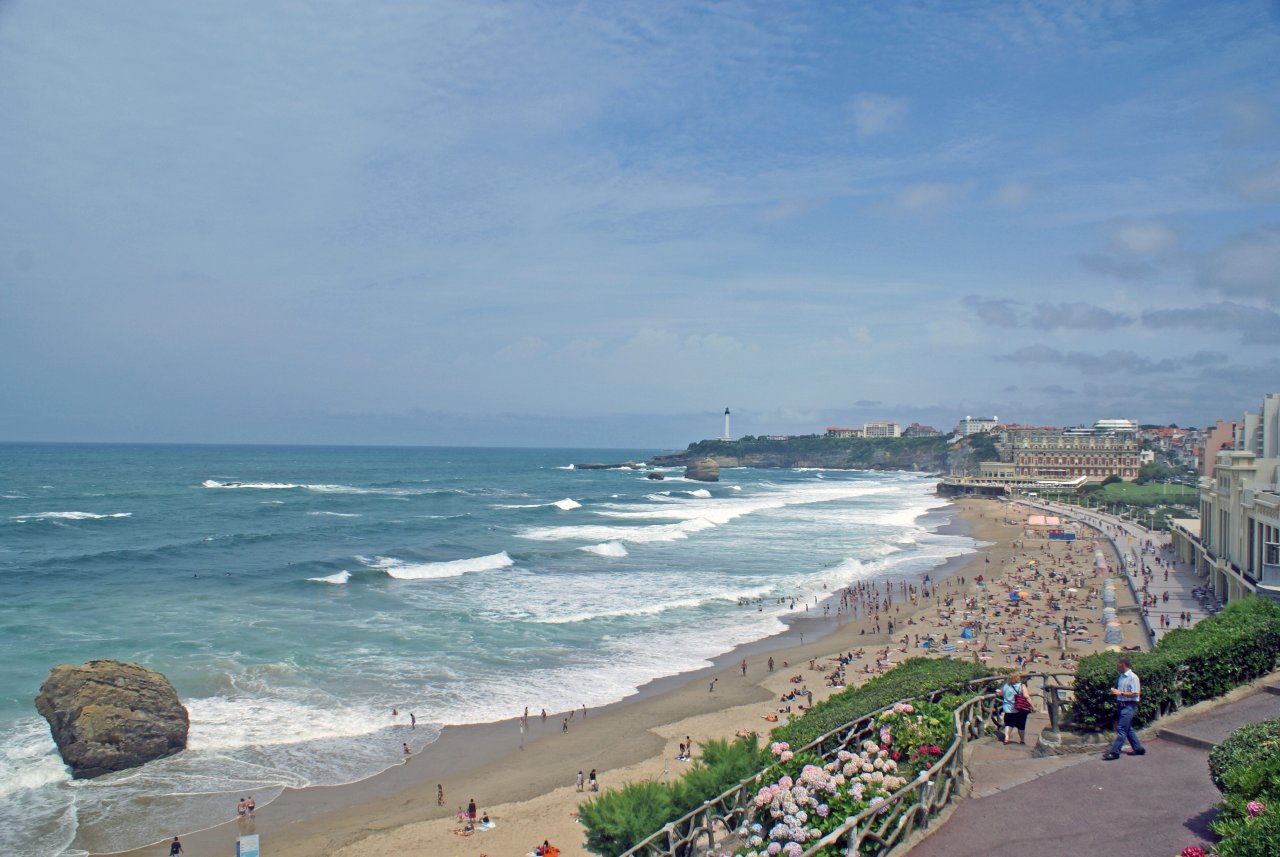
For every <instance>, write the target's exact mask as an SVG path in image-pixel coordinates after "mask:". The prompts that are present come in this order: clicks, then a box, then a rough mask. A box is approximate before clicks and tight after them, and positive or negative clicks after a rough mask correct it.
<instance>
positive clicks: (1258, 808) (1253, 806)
mask: <svg viewBox="0 0 1280 857" xmlns="http://www.w3.org/2000/svg"><path fill="white" fill-rule="evenodd" d="M1244 808H1245V809H1246V810H1247V811H1248V812H1249V817H1250V818H1257V817H1258V816H1260V815H1262V814H1263V813H1264V812H1266V811H1267V805H1266V804H1265V803H1263V802H1262V801H1258V800H1251V801H1249V802H1248V803H1247V804H1245V807H1244Z"/></svg>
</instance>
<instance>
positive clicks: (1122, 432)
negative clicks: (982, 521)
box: [1002, 420, 1142, 482]
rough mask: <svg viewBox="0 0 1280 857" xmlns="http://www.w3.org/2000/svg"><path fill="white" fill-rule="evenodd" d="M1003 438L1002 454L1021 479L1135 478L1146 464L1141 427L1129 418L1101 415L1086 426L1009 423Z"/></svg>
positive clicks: (1064, 480)
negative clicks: (1019, 425) (1016, 426)
mask: <svg viewBox="0 0 1280 857" xmlns="http://www.w3.org/2000/svg"><path fill="white" fill-rule="evenodd" d="M1104 423H1105V424H1104ZM1121 423H1124V424H1125V425H1120V424H1121ZM1130 426H1132V428H1130ZM1004 438H1005V442H1004V444H1003V446H1004V447H1005V449H1004V452H1003V455H1002V457H1004V458H1007V459H1008V460H1009V461H1011V462H1012V463H1013V468H1014V469H1013V472H1014V474H1015V475H1016V476H1020V477H1023V478H1028V479H1045V480H1054V481H1060V482H1069V481H1074V480H1076V479H1081V478H1083V480H1084V482H1101V481H1102V480H1104V479H1106V478H1107V477H1108V476H1118V477H1120V478H1121V479H1125V480H1132V479H1136V478H1137V477H1138V470H1139V468H1140V467H1141V466H1142V464H1141V461H1140V455H1139V453H1140V452H1141V447H1140V445H1139V443H1138V437H1137V426H1136V425H1134V424H1132V423H1131V422H1130V421H1129V420H1100V421H1099V422H1098V423H1097V424H1095V425H1093V426H1092V427H1088V428H1068V429H1043V428H1031V429H1011V428H1005V430H1004Z"/></svg>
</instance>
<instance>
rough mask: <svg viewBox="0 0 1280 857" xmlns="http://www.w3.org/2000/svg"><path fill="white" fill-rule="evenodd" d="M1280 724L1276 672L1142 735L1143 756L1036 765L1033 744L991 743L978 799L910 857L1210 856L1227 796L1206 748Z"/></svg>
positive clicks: (983, 746) (979, 764)
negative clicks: (1219, 806) (1198, 851)
mask: <svg viewBox="0 0 1280 857" xmlns="http://www.w3.org/2000/svg"><path fill="white" fill-rule="evenodd" d="M1276 717H1280V675H1276V674H1273V675H1272V677H1271V678H1269V679H1265V680H1263V682H1261V683H1260V686H1259V687H1258V689H1256V690H1254V691H1253V692H1249V691H1244V692H1243V693H1242V692H1240V691H1237V692H1236V693H1235V694H1232V696H1231V697H1228V698H1227V699H1226V700H1220V701H1216V702H1209V703H1202V704H1201V705H1198V706H1196V707H1194V708H1192V709H1188V710H1187V711H1185V712H1182V713H1180V714H1178V715H1175V716H1174V717H1172V718H1165V719H1164V720H1163V721H1162V722H1161V723H1159V724H1156V725H1155V726H1154V727H1152V728H1151V729H1148V730H1144V732H1143V733H1142V739H1143V743H1144V744H1145V746H1146V749H1147V754H1146V755H1145V756H1140V757H1138V756H1130V755H1128V753H1127V751H1126V753H1125V755H1123V756H1121V758H1120V759H1118V760H1116V761H1112V762H1104V761H1102V759H1101V758H1099V755H1098V754H1096V753H1091V754H1082V755H1078V756H1069V757H1061V756H1059V757H1046V758H1035V757H1032V756H1031V751H1030V747H1031V744H1030V742H1029V743H1028V745H1027V746H1026V747H1021V746H1016V745H1011V746H1008V747H1006V746H1004V745H1002V744H1000V743H999V742H997V741H995V740H994V739H984V740H983V741H982V742H980V743H979V744H977V745H975V746H974V747H973V749H972V755H971V757H970V772H971V773H972V775H973V779H974V790H973V793H972V794H971V795H970V797H968V798H967V799H963V800H961V801H960V803H959V805H958V806H957V808H956V810H955V811H954V812H953V813H952V814H951V816H950V817H948V818H947V819H946V821H944V822H943V823H942V824H939V825H935V826H934V827H933V828H932V832H931V833H930V835H929V836H928V837H927V838H925V839H923V840H922V841H920V842H919V843H917V844H916V845H915V846H914V847H913V848H911V849H910V854H911V857H992V855H1000V854H1017V853H1026V854H1035V855H1037V857H1079V855H1081V854H1103V855H1124V857H1148V855H1150V857H1173V855H1177V854H1178V853H1179V852H1180V851H1181V850H1182V849H1183V848H1185V847H1187V846H1188V845H1200V846H1202V847H1205V849H1206V850H1210V849H1209V848H1208V846H1209V845H1210V844H1212V843H1213V842H1214V841H1216V837H1215V836H1214V835H1213V833H1212V832H1210V830H1209V822H1210V821H1212V820H1213V818H1214V805H1215V804H1216V803H1217V802H1218V800H1219V799H1220V797H1221V795H1220V794H1219V793H1218V790H1217V789H1216V788H1214V786H1213V783H1212V782H1211V781H1210V780H1209V767H1208V755H1209V753H1208V748H1209V747H1211V746H1212V745H1213V744H1215V743H1217V742H1218V741H1221V740H1222V739H1223V738H1224V737H1226V736H1227V735H1228V734H1229V733H1230V732H1231V731H1232V730H1234V729H1236V728H1237V727H1239V726H1243V725H1244V724H1246V723H1254V722H1257V721H1259V720H1267V719H1271V718H1276ZM1029 725H1030V724H1029ZM1259 857H1262V855H1259Z"/></svg>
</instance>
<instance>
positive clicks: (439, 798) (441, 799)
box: [436, 783, 444, 806]
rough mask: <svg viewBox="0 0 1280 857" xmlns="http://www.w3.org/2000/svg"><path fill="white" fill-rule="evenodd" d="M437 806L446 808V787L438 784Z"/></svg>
mask: <svg viewBox="0 0 1280 857" xmlns="http://www.w3.org/2000/svg"><path fill="white" fill-rule="evenodd" d="M436 806H444V786H443V785H441V784H440V783H436Z"/></svg>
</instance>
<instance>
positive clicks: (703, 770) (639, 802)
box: [578, 734, 770, 857]
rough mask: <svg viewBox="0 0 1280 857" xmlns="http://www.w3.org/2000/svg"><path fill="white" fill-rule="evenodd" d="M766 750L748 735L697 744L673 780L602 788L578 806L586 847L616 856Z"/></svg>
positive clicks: (748, 769)
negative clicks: (691, 757) (687, 764)
mask: <svg viewBox="0 0 1280 857" xmlns="http://www.w3.org/2000/svg"><path fill="white" fill-rule="evenodd" d="M769 758H770V757H769V755H768V753H765V752H764V751H762V750H761V749H760V748H759V741H758V739H757V737H756V736H755V735H754V734H752V735H749V736H747V737H744V738H738V739H735V740H734V741H732V742H730V741H723V740H715V741H708V742H707V743H706V744H703V745H702V755H701V756H700V757H699V758H698V760H697V761H696V762H694V763H693V764H692V765H691V766H690V767H689V770H688V771H687V772H686V773H685V775H684V776H683V777H682V778H681V779H679V780H677V781H676V782H674V783H670V784H668V783H657V782H642V783H631V784H629V785H626V786H624V787H623V788H621V789H617V790H615V791H608V792H605V793H603V794H601V795H599V796H597V797H595V798H592V799H591V800H588V801H587V802H585V803H583V804H582V805H581V806H580V807H579V808H578V817H579V818H580V819H581V821H582V825H583V827H585V828H586V830H587V849H588V850H589V851H592V852H594V853H596V854H601V855H604V857H616V855H618V854H621V853H622V852H624V851H626V850H627V849H628V848H631V847H632V846H634V845H635V844H636V843H637V842H640V841H641V840H642V839H644V838H645V837H647V836H651V835H652V834H654V833H656V832H657V831H659V830H661V829H662V827H663V825H665V824H666V823H667V822H669V821H674V820H676V819H677V818H680V817H681V816H682V815H684V814H685V813H687V812H689V811H690V810H693V809H695V808H697V807H699V806H701V805H702V802H703V801H705V800H707V799H709V798H712V797H715V796H716V795H718V794H720V793H721V792H723V791H726V790H727V789H729V788H730V787H732V786H734V785H737V784H738V783H740V782H741V781H742V780H744V779H746V778H747V777H749V776H752V775H753V774H756V773H758V772H759V771H760V769H761V768H763V767H764V766H765V765H766V764H768V760H769Z"/></svg>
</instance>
